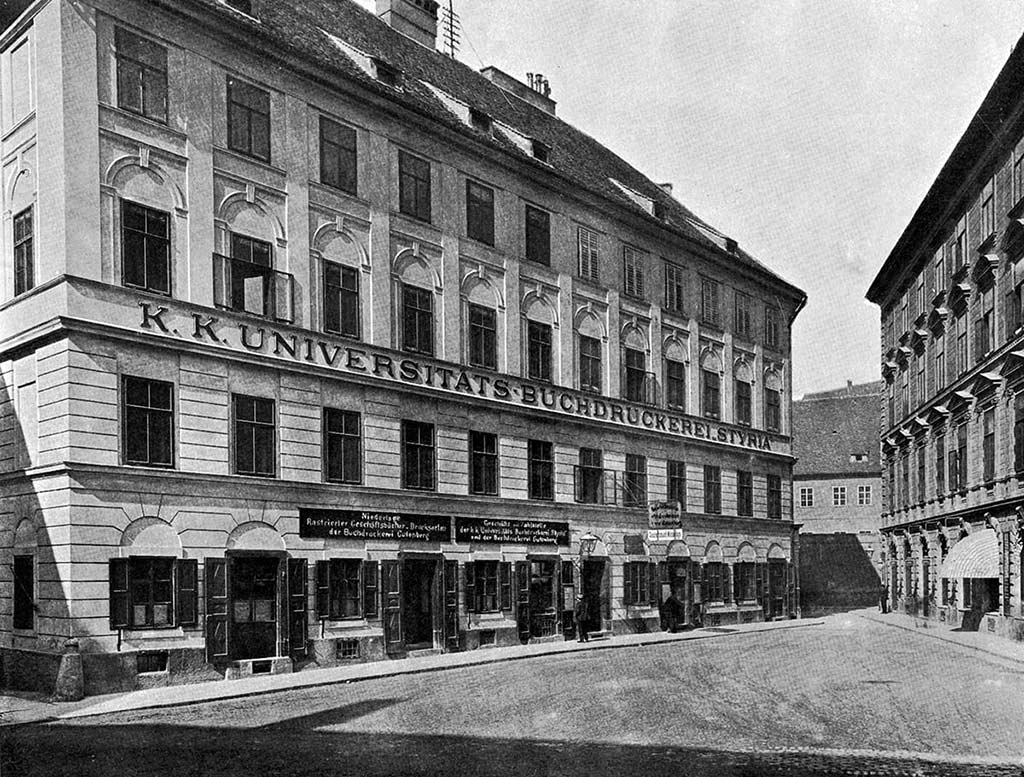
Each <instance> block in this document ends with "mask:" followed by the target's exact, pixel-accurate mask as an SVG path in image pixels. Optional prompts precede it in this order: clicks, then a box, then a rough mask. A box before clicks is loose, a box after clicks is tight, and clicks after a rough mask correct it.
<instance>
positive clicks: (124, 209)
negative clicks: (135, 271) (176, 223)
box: [121, 198, 173, 297]
mask: <svg viewBox="0 0 1024 777" xmlns="http://www.w3.org/2000/svg"><path fill="white" fill-rule="evenodd" d="M129 211H137V212H138V213H137V215H138V216H141V217H142V219H143V223H144V228H143V230H138V229H136V228H134V227H130V226H129V225H128V224H129V219H128V216H129ZM154 217H162V218H163V222H164V234H162V235H160V234H157V233H155V232H150V231H149V227H150V222H151V219H152V218H154ZM171 224H172V221H171V214H170V213H168V212H167V211H163V210H160V209H158V208H151V207H149V206H148V205H143V204H142V203H139V202H135V201H133V200H126V199H124V198H121V285H122V286H126V287H128V288H131V289H138V290H140V291H147V292H149V293H151V294H160V295H161V296H164V297H170V296H171V290H172V289H173V278H172V271H173V262H172V261H171ZM129 234H132V235H137V236H139V237H138V239H140V240H141V241H142V248H143V255H142V257H141V265H142V275H143V277H144V281H143V282H142V283H141V284H138V283H132V282H130V281H129V280H128V266H129V240H128V235H129ZM152 244H157V245H162V248H163V257H162V260H163V264H164V277H165V278H166V279H167V285H166V288H159V287H157V286H156V285H154V284H152V283H151V282H150V278H151V272H150V267H151V264H152V263H151V261H150V258H151V257H150V248H151V247H153V246H152ZM136 261H139V259H137V258H136V259H134V260H133V262H132V264H134V263H135V262H136Z"/></svg>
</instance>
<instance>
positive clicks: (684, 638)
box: [0, 618, 824, 729]
mask: <svg viewBox="0 0 1024 777" xmlns="http://www.w3.org/2000/svg"><path fill="white" fill-rule="evenodd" d="M822 625H824V620H823V619H821V618H816V619H813V620H810V619H809V620H806V621H805V620H796V621H791V622H787V623H786V624H785V625H778V626H772V627H769V628H752V629H747V630H740V629H737V630H735V631H728V632H707V631H703V630H697V631H691V632H686V633H685V634H683V635H664V632H661V634H662V635H663V636H660V637H657V636H655V635H653V634H652V638H648V639H642V640H639V641H635V642H615V641H614V640H609V641H608V644H598V645H594V646H592V647H582V646H580V647H575V646H574V647H569V648H563V649H559V650H551V651H538V652H533V653H524V654H521V655H516V654H512V655H502V656H494V657H487V656H486V655H483V656H480V657H479V659H478V660H473V661H468V662H464V663H457V664H445V663H438V664H436V665H433V666H417V667H409V668H402V667H401V666H399V665H398V664H400V662H399V661H395V662H392V663H393V664H394V667H393V668H392V667H391V666H388V670H389V671H384V672H380V673H372V674H366V675H362V676H356V677H335V678H330V679H328V678H324V679H323V680H316V681H311V682H298V683H296V684H294V685H291V686H285V687H280V688H239V689H238V690H237V691H234V690H230V689H223V690H224V691H226V692H224V693H221V694H218V695H217V696H212V697H210V698H205V699H167V700H155V701H153V702H149V703H142V704H140V705H138V706H126V707H125V708H124V709H123V710H98V711H90V709H89V708H86V709H83V710H81V711H78V710H75V711H72V712H68V713H65V714H62V715H57V716H53V717H49V718H45V719H40V720H34V721H26V722H24V723H10V724H8V725H6V726H3V725H2V724H0V729H3V728H16V727H19V726H27V725H33V724H37V723H51V722H54V721H62V720H78V719H80V718H89V717H98V716H101V715H113V714H117V713H118V712H136V711H140V710H152V709H165V708H170V707H187V706H189V705H192V704H210V703H213V702H218V701H227V700H234V699H244V698H249V697H255V696H268V695H270V694H274V693H287V692H289V691H298V690H305V689H307V688H323V687H325V686H329V685H346V684H350V683H358V682H366V681H369V680H381V679H384V678H387V677H402V676H407V675H420V674H431V673H434V672H443V671H447V670H451V669H463V668H467V667H475V666H487V665H489V664H499V663H506V662H512V661H526V660H529V659H535V658H546V657H549V656H556V655H557V656H561V655H577V654H579V653H586V652H591V651H599V650H600V651H606V650H621V649H624V648H643V647H650V646H652V645H665V644H670V643H673V642H688V641H692V640H706V639H715V638H718V637H730V636H738V635H744V634H760V633H764V632H772V631H785V630H789V629H796V628H808V627H811V626H822ZM586 644H588V645H589V644H592V643H586ZM474 658H475V657H474ZM374 663H377V664H384V663H385V662H374ZM284 676H294V677H296V678H300V679H301V676H302V673H301V672H296V673H294V674H293V675H284ZM216 682H218V681H216V680H213V681H211V683H216ZM223 682H227V683H228V684H234V683H233V682H231V681H223ZM167 687H174V686H167ZM179 687H184V686H179Z"/></svg>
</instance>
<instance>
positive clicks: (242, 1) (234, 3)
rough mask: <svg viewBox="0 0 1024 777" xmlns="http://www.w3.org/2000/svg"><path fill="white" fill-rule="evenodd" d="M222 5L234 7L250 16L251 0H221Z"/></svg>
mask: <svg viewBox="0 0 1024 777" xmlns="http://www.w3.org/2000/svg"><path fill="white" fill-rule="evenodd" d="M223 2H224V5H226V6H227V7H228V8H234V9H235V10H236V11H240V12H241V13H244V14H245V15H246V16H252V15H253V13H252V0H223Z"/></svg>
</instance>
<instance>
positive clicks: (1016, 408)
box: [1013, 391, 1024, 473]
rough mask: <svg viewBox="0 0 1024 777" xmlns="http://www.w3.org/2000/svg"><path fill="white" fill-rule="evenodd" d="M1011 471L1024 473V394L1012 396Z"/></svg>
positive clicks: (1019, 393)
mask: <svg viewBox="0 0 1024 777" xmlns="http://www.w3.org/2000/svg"><path fill="white" fill-rule="evenodd" d="M1013 471H1014V472H1018V473H1019V472H1024V392H1021V391H1018V392H1017V393H1016V394H1014V395H1013Z"/></svg>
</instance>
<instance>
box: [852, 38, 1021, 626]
mask: <svg viewBox="0 0 1024 777" xmlns="http://www.w3.org/2000/svg"><path fill="white" fill-rule="evenodd" d="M1022 258H1024V47H1022V46H1021V45H1020V44H1019V43H1018V45H1017V46H1016V48H1015V49H1014V50H1013V52H1012V53H1011V55H1010V58H1009V61H1008V62H1007V63H1006V65H1005V66H1004V67H1003V69H1002V71H1001V72H1000V73H999V76H998V77H997V78H996V81H995V83H994V84H993V85H992V88H991V89H990V90H989V92H988V94H987V95H986V96H985V99H984V101H983V102H982V104H981V107H980V108H979V109H978V112H977V113H976V114H975V116H974V118H973V119H972V120H971V123H970V124H969V126H968V127H967V130H966V131H965V132H964V134H963V136H962V137H961V138H960V141H959V142H958V143H957V145H956V147H955V148H954V149H953V152H952V154H951V155H950V157H949V159H948V160H947V161H946V163H945V165H943V167H942V170H941V171H940V172H939V175H938V177H937V178H936V179H935V182H934V183H933V184H932V186H931V188H930V189H929V191H928V193H927V194H926V195H925V198H924V200H923V201H922V202H921V204H920V205H919V206H918V209H917V212H916V213H915V214H914V217H913V219H912V220H911V221H910V223H909V224H908V225H907V227H906V229H905V230H904V232H903V234H902V236H901V237H900V239H899V241H898V242H897V243H896V246H895V247H894V248H893V250H892V252H891V253H890V255H889V257H888V258H887V259H886V261H885V265H884V266H883V267H882V269H881V270H880V271H879V273H878V275H877V277H876V278H875V280H874V282H873V283H872V285H871V288H870V289H869V291H868V295H867V296H868V299H869V300H871V301H872V302H874V303H876V304H877V305H879V306H880V307H881V319H882V343H881V351H882V373H883V376H884V378H885V381H886V387H885V391H884V395H883V401H882V404H881V445H882V453H883V457H884V462H885V470H886V474H885V479H886V501H885V504H884V506H883V511H882V524H883V528H882V531H883V534H884V538H885V543H886V546H887V547H886V555H887V571H886V576H885V583H886V585H887V587H888V594H889V597H890V601H891V604H892V606H893V607H894V608H898V609H900V610H902V611H904V612H908V613H914V614H917V615H919V616H921V617H924V618H929V619H933V620H936V621H941V622H944V623H946V624H948V625H949V626H950V627H961V628H964V629H976V628H979V627H980V628H983V629H985V630H988V631H992V632H995V633H1001V634H1008V635H1012V636H1016V637H1020V636H1021V634H1022V630H1021V622H1022V618H1024V602H1022V590H1021V588H1022V583H1024V580H1022V576H1021V561H1022V557H1021V554H1022V547H1024V546H1022V542H1021V540H1022V536H1021V533H1022V528H1024V490H1022V488H1024V369H1022V367H1024V337H1022V331H1024V329H1022V324H1024V317H1022V309H1024V308H1022V305H1024V263H1022V262H1021V259H1022Z"/></svg>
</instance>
